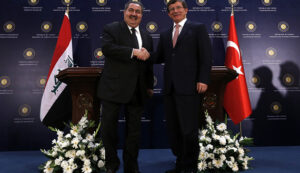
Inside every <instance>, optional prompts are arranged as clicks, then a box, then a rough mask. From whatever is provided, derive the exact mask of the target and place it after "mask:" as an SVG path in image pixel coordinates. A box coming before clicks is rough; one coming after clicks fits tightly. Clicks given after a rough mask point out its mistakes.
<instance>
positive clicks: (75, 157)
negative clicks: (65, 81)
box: [39, 111, 105, 173]
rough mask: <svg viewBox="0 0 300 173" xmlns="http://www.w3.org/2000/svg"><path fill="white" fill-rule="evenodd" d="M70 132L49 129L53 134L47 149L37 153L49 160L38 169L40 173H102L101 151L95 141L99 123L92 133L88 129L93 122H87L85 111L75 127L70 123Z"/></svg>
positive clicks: (97, 140)
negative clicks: (49, 146) (53, 136)
mask: <svg viewBox="0 0 300 173" xmlns="http://www.w3.org/2000/svg"><path fill="white" fill-rule="evenodd" d="M68 126H69V127H70V132H69V133H67V134H65V135H64V132H63V131H60V130H58V129H54V128H52V127H49V129H50V130H52V131H55V132H56V133H57V139H54V140H53V141H52V144H53V147H52V148H51V149H50V150H41V152H42V153H43V154H45V155H46V157H48V158H49V160H48V161H47V162H46V163H44V164H42V165H41V166H40V167H39V168H40V170H41V171H42V172H44V173H81V172H83V173H96V172H97V173H98V172H102V171H105V168H104V161H105V151H104V148H103V145H102V142H101V140H99V139H97V138H96V136H97V133H98V132H99V129H100V124H99V125H98V127H97V129H96V130H95V131H94V133H93V134H91V133H90V131H91V130H90V129H91V128H94V127H95V122H94V121H91V120H88V119H87V111H86V112H85V115H84V116H83V117H82V118H81V120H80V121H79V122H78V124H76V125H74V124H72V123H70V125H68Z"/></svg>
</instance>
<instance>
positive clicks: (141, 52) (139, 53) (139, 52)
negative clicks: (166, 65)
mask: <svg viewBox="0 0 300 173" xmlns="http://www.w3.org/2000/svg"><path fill="white" fill-rule="evenodd" d="M133 56H136V57H137V59H139V60H142V61H146V60H147V59H148V58H149V57H150V54H149V52H148V50H147V49H145V48H144V47H142V48H141V49H133Z"/></svg>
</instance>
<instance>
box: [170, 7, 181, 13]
mask: <svg viewBox="0 0 300 173" xmlns="http://www.w3.org/2000/svg"><path fill="white" fill-rule="evenodd" d="M182 8H183V7H182V6H176V7H173V8H169V11H170V12H173V11H175V10H180V9H182Z"/></svg>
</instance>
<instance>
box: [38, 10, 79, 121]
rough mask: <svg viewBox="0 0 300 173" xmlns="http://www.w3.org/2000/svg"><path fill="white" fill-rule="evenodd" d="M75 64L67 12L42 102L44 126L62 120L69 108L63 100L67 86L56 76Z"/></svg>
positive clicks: (41, 110) (41, 117)
mask: <svg viewBox="0 0 300 173" xmlns="http://www.w3.org/2000/svg"><path fill="white" fill-rule="evenodd" d="M73 64H74V63H73V50H72V34H71V24H70V20H69V15H68V10H67V11H66V12H65V15H64V18H63V22H62V25H61V28H60V31H59V35H58V39H57V42H56V47H55V50H54V54H53V57H52V61H51V65H50V69H49V72H48V76H47V82H46V86H45V90H44V93H43V97H42V101H41V108H40V119H41V121H42V122H43V123H44V124H52V123H55V121H58V120H60V119H61V118H62V115H60V114H64V113H63V112H64V111H65V110H66V109H64V107H65V108H66V107H67V105H64V104H65V103H66V101H65V100H64V99H65V97H64V98H62V96H63V95H67V94H66V92H65V90H66V84H65V83H62V82H61V81H59V80H58V79H57V78H56V77H55V75H57V74H58V73H59V71H62V70H64V69H66V68H68V67H72V66H73ZM58 116H60V117H58ZM50 122H52V123H50Z"/></svg>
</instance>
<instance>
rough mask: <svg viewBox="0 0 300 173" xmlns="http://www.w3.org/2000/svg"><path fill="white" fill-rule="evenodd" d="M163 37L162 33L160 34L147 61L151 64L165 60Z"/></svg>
mask: <svg viewBox="0 0 300 173" xmlns="http://www.w3.org/2000/svg"><path fill="white" fill-rule="evenodd" d="M163 48H164V47H163V38H162V35H161V34H160V39H159V42H158V45H157V48H156V51H155V52H152V53H151V57H150V59H149V61H150V62H151V63H153V64H161V63H163V62H164V61H165V59H164V57H163Z"/></svg>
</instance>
